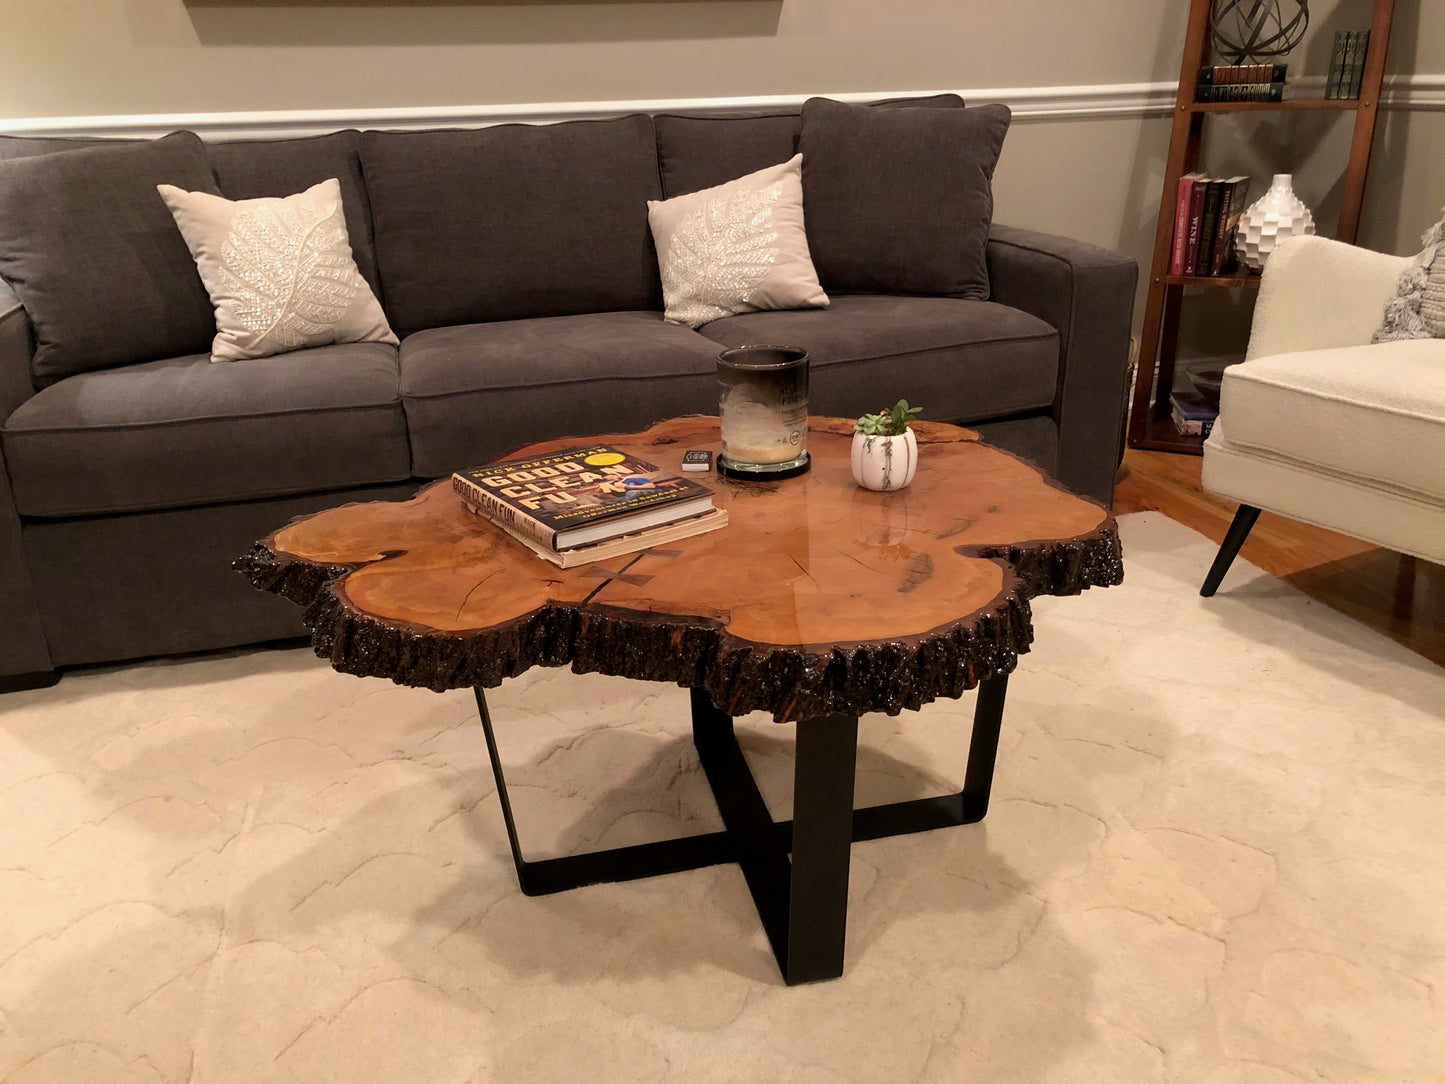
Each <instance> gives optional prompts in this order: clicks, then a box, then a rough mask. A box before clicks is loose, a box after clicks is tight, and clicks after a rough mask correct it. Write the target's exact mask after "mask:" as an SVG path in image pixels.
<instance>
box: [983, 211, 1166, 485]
mask: <svg viewBox="0 0 1445 1084" xmlns="http://www.w3.org/2000/svg"><path fill="white" fill-rule="evenodd" d="M988 272H989V292H990V296H991V298H992V299H993V300H994V301H997V302H998V303H999V304H1001V305H1008V306H1009V307H1011V308H1015V309H1022V310H1023V311H1024V312H1027V313H1029V314H1030V315H1032V316H1037V317H1038V318H1039V319H1041V320H1044V321H1045V322H1047V323H1049V324H1052V325H1053V326H1054V327H1055V328H1057V329H1058V332H1059V386H1058V391H1057V393H1056V394H1055V396H1054V406H1053V414H1054V421H1055V422H1056V423H1057V425H1058V427H1059V459H1058V464H1057V467H1056V470H1055V473H1056V475H1057V476H1058V478H1059V480H1060V481H1061V482H1063V483H1064V484H1065V485H1067V486H1069V487H1070V488H1071V489H1074V490H1076V491H1078V492H1080V493H1086V494H1088V495H1089V496H1091V497H1097V498H1098V499H1099V500H1101V501H1103V502H1105V503H1106V504H1108V503H1111V502H1112V501H1113V498H1114V475H1115V473H1116V471H1117V470H1118V465H1119V443H1120V440H1121V439H1122V433H1123V430H1124V399H1125V395H1126V394H1127V389H1126V388H1125V382H1126V380H1127V378H1128V367H1129V331H1130V327H1131V323H1132V321H1133V318H1134V289H1135V286H1136V284H1137V282H1138V278H1139V265H1138V264H1137V263H1135V262H1134V261H1133V260H1131V259H1129V257H1127V256H1123V255H1121V254H1119V253H1117V252H1111V251H1110V250H1108V249H1105V248H1100V247H1098V246H1097V245H1090V244H1085V243H1084V242H1082V241H1074V240H1071V239H1069V238H1067V237H1055V236H1052V235H1049V234H1044V233H1035V232H1033V231H1032V230H1022V229H1017V228H1015V227H1012V226H999V225H995V226H994V227H993V228H992V229H991V230H990V231H989V239H988Z"/></svg>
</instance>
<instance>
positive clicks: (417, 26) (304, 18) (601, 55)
mask: <svg viewBox="0 0 1445 1084" xmlns="http://www.w3.org/2000/svg"><path fill="white" fill-rule="evenodd" d="M1397 6H1398V7H1399V9H1400V10H1399V12H1398V14H1397V16H1396V32H1395V34H1394V35H1393V36H1392V49H1391V56H1390V65H1389V67H1390V70H1391V71H1392V72H1396V73H1401V74H1406V75H1409V74H1415V73H1421V74H1432V73H1442V72H1445V3H1442V2H1438V0H1399V3H1398V5H1397ZM1311 7H1312V14H1313V27H1312V33H1311V38H1310V40H1308V41H1306V43H1305V44H1304V45H1303V46H1302V47H1301V48H1300V49H1299V50H1297V51H1296V53H1295V54H1294V55H1292V56H1291V57H1290V61H1291V63H1292V64H1293V65H1294V67H1295V70H1296V71H1299V70H1313V71H1317V72H1322V71H1323V70H1324V67H1325V63H1326V61H1325V56H1326V54H1327V52H1328V43H1329V40H1330V36H1331V34H1332V32H1333V31H1334V30H1335V29H1339V28H1341V27H1355V26H1363V25H1366V24H1367V23H1368V18H1369V10H1370V2H1369V0H1333V2H1332V0H1314V2H1313V3H1312V4H1311ZM1187 8H1188V4H1187V3H1186V2H1185V0H1091V2H1089V3H1076V2H1064V0H1009V2H1007V3H1000V2H988V3H985V2H983V0H888V2H884V0H695V2H689V0H656V2H651V3H605V2H597V0H550V2H548V0H534V2H531V3H518V4H502V3H494V2H488V0H476V2H471V3H456V4H454V5H451V6H448V5H446V4H433V3H421V4H401V3H398V4H392V5H388V4H384V3H375V2H372V0H358V2H356V3H353V4H350V5H348V4H344V3H336V2H332V0H310V2H297V0H272V2H271V3H265V2H254V0H235V2H229V0H196V2H191V3H183V2H182V0H5V2H4V5H3V8H0V72H3V73H4V78H3V79H0V118H11V119H21V118H34V117H66V116H72V117H73V116H87V115H115V114H148V113H160V114H177V113H229V112H238V111H240V112H244V111H252V110H278V109H279V110H291V109H320V110H325V109H355V108H388V107H405V106H421V107H427V106H430V107H435V106H466V105H479V104H503V103H531V102H571V101H579V102H586V101H627V100H649V99H669V98H710V97H733V96H747V95H759V94H797V95H805V94H813V93H844V92H861V93H868V92H889V91H906V90H912V89H917V90H941V89H959V90H971V89H982V88H1014V87H1036V86H1077V85H1096V84H1128V83H1157V82H1161V81H1172V80H1173V79H1174V78H1175V77H1176V75H1177V72H1178V64H1179V59H1178V58H1179V53H1180V49H1181V46H1182V42H1183V31H1184V20H1185V15H1186V12H1187ZM3 127H4V124H3V120H0V129H3ZM1210 129H1211V141H1210V147H1209V158H1208V159H1207V161H1208V163H1209V165H1210V167H1211V168H1213V169H1219V170H1222V169H1225V168H1229V169H1237V170H1238V171H1240V172H1250V173H1252V174H1253V175H1255V176H1256V177H1259V178H1260V179H1261V181H1262V180H1263V177H1264V175H1265V174H1267V173H1269V172H1273V171H1275V170H1281V171H1290V172H1294V173H1295V174H1296V175H1297V177H1298V178H1299V189H1300V191H1301V193H1302V195H1304V197H1305V198H1306V200H1308V201H1310V202H1311V203H1312V204H1313V205H1314V206H1316V207H1317V209H1318V210H1319V211H1320V217H1321V220H1322V222H1323V223H1324V224H1325V228H1326V229H1328V228H1330V227H1332V225H1333V216H1334V214H1335V212H1336V209H1337V200H1338V181H1339V171H1340V169H1341V168H1342V165H1343V161H1344V148H1345V145H1346V144H1345V140H1346V139H1347V121H1346V120H1345V119H1343V118H1340V117H1335V118H1320V117H1308V118H1300V117H1295V116H1290V117H1285V116H1281V115H1275V116H1273V117H1269V118H1264V119H1258V118H1251V119H1248V120H1244V121H1241V120H1240V119H1239V118H1232V119H1229V120H1226V121H1222V122H1216V123H1213V124H1211V126H1210ZM1168 139H1169V124H1168V118H1167V117H1157V116H1156V117H1139V116H1133V117H1119V118H1105V119H1096V120H1052V119H1047V118H1020V119H1019V120H1018V121H1016V123H1015V125H1014V128H1013V130H1012V131H1011V132H1010V134H1009V137H1008V142H1007V144H1006V146H1005V149H1004V155H1003V160H1002V162H1001V164H1000V167H999V172H998V178H997V185H996V191H997V217H998V218H999V220H1000V221H1007V222H1011V223H1015V224H1018V225H1025V226H1030V227H1034V228H1037V229H1043V230H1050V231H1055V232H1060V233H1066V234H1070V235H1072V236H1075V237H1080V238H1082V239H1085V240H1089V241H1094V242H1097V243H1099V244H1103V245H1107V246H1110V247H1113V248H1117V249H1120V250H1122V251H1124V252H1127V253H1129V254H1130V255H1132V256H1134V257H1135V258H1136V259H1138V260H1139V261H1140V263H1141V265H1144V267H1145V269H1146V270H1147V264H1148V261H1149V256H1150V250H1151V246H1152V239H1153V235H1154V221H1155V216H1156V213H1157V209H1158V202H1159V185H1160V180H1161V176H1162V172H1163V160H1164V154H1165V150H1166V148H1167V144H1168ZM1442 148H1445V113H1442V112H1418V113H1417V112H1408V113H1407V112H1389V113H1385V114H1382V123H1381V125H1380V129H1379V135H1378V138H1377V141H1376V161H1375V169H1374V171H1373V172H1372V176H1371V182H1370V186H1369V190H1368V194H1367V203H1368V205H1367V207H1366V209H1365V214H1364V220H1363V229H1362V233H1361V238H1360V239H1361V242H1362V243H1365V244H1369V245H1372V246H1374V247H1379V248H1383V249H1388V250H1391V251H1408V250H1411V249H1412V248H1413V246H1414V245H1415V239H1416V237H1417V236H1418V234H1419V232H1420V230H1421V229H1423V228H1424V226H1425V225H1426V224H1427V223H1428V222H1429V221H1430V219H1431V217H1432V215H1433V212H1434V211H1435V210H1436V209H1438V207H1439V205H1440V203H1442V202H1445V150H1442ZM1210 294H1212V295H1213V296H1210V297H1206V298H1204V299H1202V300H1201V301H1197V302H1195V301H1191V303H1190V305H1189V306H1187V312H1186V325H1187V327H1188V329H1189V331H1188V340H1189V341H1188V342H1187V343H1186V345H1185V352H1186V353H1195V354H1210V353H1213V352H1217V351H1218V350H1223V349H1224V348H1225V347H1227V346H1230V345H1231V344H1232V343H1233V342H1234V341H1235V340H1237V339H1238V331H1237V328H1238V325H1239V324H1240V322H1241V321H1243V322H1244V323H1245V324H1246V326H1247V320H1248V311H1249V305H1250V304H1251V303H1252V298H1248V297H1244V298H1235V297H1232V296H1230V295H1229V294H1228V293H1226V292H1223V291H1210ZM1140 297H1141V304H1140V305H1139V312H1138V313H1136V318H1137V317H1138V316H1139V315H1142V288H1141V295H1140ZM1231 321H1232V322H1233V323H1232V324H1231ZM1231 328H1233V329H1232V330H1231ZM1220 329H1224V330H1223V331H1221V330H1220ZM1211 330H1213V331H1214V332H1215V334H1213V335H1211V333H1210V332H1211Z"/></svg>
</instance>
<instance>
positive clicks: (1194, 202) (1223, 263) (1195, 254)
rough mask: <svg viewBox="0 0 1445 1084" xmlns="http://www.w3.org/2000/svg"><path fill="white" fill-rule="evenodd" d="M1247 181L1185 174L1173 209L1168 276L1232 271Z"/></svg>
mask: <svg viewBox="0 0 1445 1084" xmlns="http://www.w3.org/2000/svg"><path fill="white" fill-rule="evenodd" d="M1248 192H1249V178H1248V177H1211V176H1209V175H1208V174H1206V173H1186V174H1185V175H1184V176H1182V177H1180V178H1179V190H1178V193H1177V197H1176V202H1175V205H1174V245H1173V248H1171V249H1170V254H1169V273H1170V274H1171V275H1223V274H1227V273H1228V272H1230V271H1231V270H1233V269H1234V266H1235V259H1234V227H1235V226H1237V225H1238V224H1239V217H1240V215H1242V214H1243V213H1244V209H1245V207H1246V206H1247V205H1248V204H1247V194H1248Z"/></svg>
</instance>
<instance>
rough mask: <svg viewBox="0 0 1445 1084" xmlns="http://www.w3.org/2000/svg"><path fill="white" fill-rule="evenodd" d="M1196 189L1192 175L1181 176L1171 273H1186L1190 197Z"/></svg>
mask: <svg viewBox="0 0 1445 1084" xmlns="http://www.w3.org/2000/svg"><path fill="white" fill-rule="evenodd" d="M1193 191H1194V181H1193V179H1191V178H1190V177H1180V178H1179V190H1178V192H1177V193H1176V195H1175V197H1174V246H1173V248H1172V249H1171V250H1170V253H1169V273H1170V274H1171V275H1182V274H1184V253H1185V251H1186V250H1187V249H1188V246H1189V198H1190V196H1191V194H1192V193H1193Z"/></svg>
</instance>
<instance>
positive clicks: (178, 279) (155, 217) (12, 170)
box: [0, 132, 218, 387]
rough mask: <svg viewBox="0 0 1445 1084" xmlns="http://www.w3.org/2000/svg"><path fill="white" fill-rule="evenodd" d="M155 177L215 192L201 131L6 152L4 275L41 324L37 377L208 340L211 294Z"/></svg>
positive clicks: (186, 348)
mask: <svg viewBox="0 0 1445 1084" xmlns="http://www.w3.org/2000/svg"><path fill="white" fill-rule="evenodd" d="M158 184H174V185H177V186H178V187H181V188H185V189H189V190H191V191H198V192H210V193H213V194H218V193H216V182H215V180H214V178H213V177H212V176H211V166H210V162H209V161H208V160H207V158H206V148H205V146H204V145H203V144H202V143H201V141H200V139H199V138H198V137H197V136H196V135H195V134H194V133H191V132H177V133H175V134H174V135H169V136H166V137H165V138H163V139H157V140H152V141H150V142H146V143H134V144H120V145H117V146H106V147H95V148H88V149H81V150H70V151H61V152H59V153H56V154H43V155H39V156H36V157H31V158H17V159H12V160H10V161H6V162H0V276H4V278H5V279H7V280H8V281H9V282H10V283H11V285H13V286H14V287H15V292H16V293H17V294H19V296H20V300H21V301H22V302H24V304H25V308H26V310H27V311H28V312H29V314H30V319H31V321H32V322H33V323H34V325H35V340H36V351H35V356H34V357H33V358H32V359H31V377H32V379H33V380H34V382H35V384H36V386H38V387H43V386H45V385H47V384H52V383H54V382H55V381H57V380H60V379H62V378H64V377H67V376H71V375H73V374H75V373H80V372H88V371H90V370H93V369H104V368H108V367H110V366H112V365H123V364H126V363H128V362H135V361H148V360H150V359H152V358H164V357H175V356H176V355H179V354H198V353H201V352H203V351H205V350H207V349H209V346H208V344H209V343H210V341H211V336H212V335H214V334H215V332H216V323H215V319H214V315H213V312H212V309H211V300H210V298H209V297H207V296H206V290H205V287H204V286H202V285H201V277H200V275H198V274H197V273H196V265H195V262H194V261H193V260H192V259H191V254H190V251H189V250H188V249H187V248H186V242H185V239H184V238H183V237H182V236H181V234H180V231H179V230H177V229H176V224H175V222H174V220H173V219H172V218H171V213H170V211H168V210H166V205H165V203H164V202H163V201H162V200H161V197H160V194H159V193H158V192H157V191H156V185H158Z"/></svg>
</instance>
